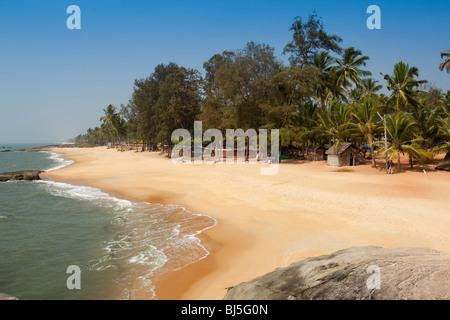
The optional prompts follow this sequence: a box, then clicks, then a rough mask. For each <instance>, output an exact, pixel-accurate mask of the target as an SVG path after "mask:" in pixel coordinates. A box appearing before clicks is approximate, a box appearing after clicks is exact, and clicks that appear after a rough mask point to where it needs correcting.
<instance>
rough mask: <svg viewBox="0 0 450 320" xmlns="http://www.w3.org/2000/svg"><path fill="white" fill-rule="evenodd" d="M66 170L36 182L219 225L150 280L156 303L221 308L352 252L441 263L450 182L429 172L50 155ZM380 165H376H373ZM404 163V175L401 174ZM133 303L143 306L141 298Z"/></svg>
mask: <svg viewBox="0 0 450 320" xmlns="http://www.w3.org/2000/svg"><path fill="white" fill-rule="evenodd" d="M52 151H53V152H56V153H61V154H63V155H64V157H65V158H66V159H70V160H73V161H75V164H73V165H71V166H69V167H66V168H63V169H60V170H57V171H53V172H50V173H46V174H44V178H48V179H54V180H56V181H82V182H83V183H85V184H86V185H88V186H91V187H96V188H99V189H102V190H104V191H106V192H109V193H114V194H115V195H116V196H118V197H124V198H128V199H135V200H137V201H147V202H152V203H161V204H176V205H181V206H183V207H185V208H186V209H188V210H190V211H192V212H194V213H199V214H206V215H210V216H212V217H214V218H216V219H217V220H218V225H217V226H215V227H213V228H211V229H208V230H206V231H204V232H203V233H202V234H201V235H200V236H199V238H200V239H201V240H202V244H203V245H204V246H205V247H206V248H207V249H208V251H210V255H209V256H208V257H207V258H205V259H203V260H201V261H199V262H197V263H194V264H191V265H189V266H187V267H185V268H183V269H181V270H178V271H174V272H169V273H166V274H164V275H162V276H160V277H158V278H155V279H154V284H155V286H156V292H157V294H158V298H159V299H222V298H223V297H224V295H225V294H226V288H227V287H231V286H234V285H237V284H239V283H241V282H243V281H248V280H251V279H252V278H254V277H257V276H260V275H263V274H265V273H267V272H270V271H272V270H274V269H275V268H277V267H283V266H286V265H289V264H290V263H292V262H294V261H298V260H300V259H304V258H307V257H311V256H316V255H319V254H326V253H331V252H333V251H336V250H339V249H343V248H348V247H353V246H361V245H378V246H383V247H400V246H412V247H428V248H433V249H436V250H440V251H444V252H449V253H450V233H449V232H448V230H450V203H449V202H448V192H449V190H450V173H448V172H442V171H433V170H432V168H433V166H428V167H424V168H425V169H426V170H427V173H424V172H423V168H422V167H419V168H416V169H414V170H406V171H404V172H402V173H400V174H394V175H386V174H385V173H384V169H383V168H381V167H379V168H378V169H373V168H371V165H370V164H366V165H361V166H356V167H345V168H336V167H328V166H327V165H326V162H311V163H310V162H307V161H303V162H302V161H298V162H295V163H289V162H285V163H281V165H280V168H279V172H278V173H277V174H276V175H273V176H262V175H260V168H261V166H262V165H260V164H257V165H249V164H248V163H247V164H240V165H239V164H236V165H225V164H213V165H209V164H201V165H194V164H190V165H187V164H181V165H176V164H174V163H173V162H172V161H171V160H169V159H166V158H164V157H163V156H161V155H159V154H158V153H153V152H143V153H142V152H134V151H127V152H118V151H116V150H115V149H109V150H108V149H106V148H104V147H100V148H92V149H81V148H80V149H77V148H74V149H70V148H67V149H53V150H52ZM382 162H383V161H382V160H380V161H379V163H380V164H381V163H382ZM407 167H408V166H407V159H404V164H403V168H405V169H407ZM135 298H138V299H145V298H146V292H145V291H144V292H141V293H138V294H136V296H135Z"/></svg>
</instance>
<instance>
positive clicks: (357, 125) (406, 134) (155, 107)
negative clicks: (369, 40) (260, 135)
mask: <svg viewBox="0 0 450 320" xmlns="http://www.w3.org/2000/svg"><path fill="white" fill-rule="evenodd" d="M290 30H291V31H293V36H292V41H290V42H289V43H288V44H287V45H286V47H285V48H284V51H283V53H284V54H289V55H290V57H289V61H290V63H289V64H288V65H284V64H283V63H282V62H280V61H279V60H278V59H277V57H276V56H275V54H274V52H275V49H274V48H273V47H271V46H269V45H267V44H264V43H255V42H248V43H247V44H246V45H245V46H244V48H242V49H239V50H235V51H223V52H222V53H220V54H219V53H218V54H215V55H213V56H212V57H211V58H210V59H209V60H208V61H206V62H205V63H204V65H203V67H204V71H205V74H204V77H202V76H201V74H200V73H199V72H198V71H197V70H193V69H189V68H185V67H182V66H179V65H177V64H175V63H169V64H159V65H157V66H156V67H155V69H154V70H153V72H152V73H151V74H150V75H149V76H148V77H147V78H144V79H138V80H135V82H134V90H133V93H132V96H131V99H130V101H129V103H128V104H127V105H121V107H120V110H119V111H118V110H117V109H116V108H115V107H114V106H113V105H109V106H108V107H106V108H105V109H104V110H103V111H104V114H103V116H102V117H101V118H100V121H101V125H100V126H99V127H96V128H94V129H88V130H87V132H86V133H85V134H84V135H79V136H78V137H76V138H75V142H76V143H78V144H81V145H85V146H91V145H105V144H106V143H107V142H115V143H122V142H125V141H126V142H131V143H150V144H155V145H156V144H169V145H172V144H176V143H178V142H177V141H170V140H171V133H172V132H173V131H174V130H175V129H178V128H184V129H187V130H188V131H190V132H191V133H192V131H193V125H194V121H195V120H201V121H202V124H203V130H204V131H205V130H207V129H209V128H217V129H219V130H222V132H223V133H225V129H237V128H242V129H244V130H247V129H250V128H253V129H256V130H257V129H263V128H264V129H280V143H281V146H283V147H286V146H292V145H296V146H301V147H303V148H306V147H307V146H311V145H324V144H335V145H338V144H339V143H342V142H353V143H356V144H359V145H363V144H369V146H370V147H371V149H372V151H373V149H374V147H375V146H379V148H380V153H381V154H383V155H387V156H388V157H389V159H391V160H393V159H399V158H400V155H402V154H408V155H409V156H410V157H411V158H413V159H416V160H418V161H419V162H426V161H428V160H429V159H430V157H431V155H432V153H431V151H432V152H435V153H437V152H442V151H447V152H448V151H450V142H449V141H450V122H449V121H450V120H449V116H450V91H448V92H447V93H446V94H443V93H442V92H441V91H439V90H438V89H436V88H427V90H423V89H424V88H423V84H425V83H426V81H425V80H418V79H417V78H418V76H419V73H418V69H417V68H416V67H410V66H409V65H408V64H406V63H404V62H402V61H400V62H398V63H397V64H395V66H394V69H393V73H392V75H383V76H384V80H385V81H386V88H387V89H388V90H389V91H390V94H389V96H385V95H384V94H380V93H379V91H380V90H381V89H382V84H381V83H379V82H378V81H377V80H375V79H373V78H370V77H369V76H370V75H371V72H370V71H368V70H364V68H363V67H365V66H366V63H367V61H368V60H369V57H368V56H364V55H363V54H362V51H360V50H357V49H355V48H354V47H349V48H347V49H345V50H342V49H341V48H340V46H339V44H340V43H341V41H342V39H341V38H340V37H338V36H336V35H329V34H327V33H326V32H325V31H324V27H323V24H322V21H321V19H320V18H318V17H317V15H316V14H315V13H313V14H312V15H310V16H309V17H308V19H307V20H306V21H303V20H302V18H299V17H297V18H296V19H295V21H294V23H293V24H292V27H291V29H290ZM332 55H337V57H334V56H332ZM441 57H442V58H446V59H445V60H444V61H443V62H442V64H441V65H440V68H441V70H443V69H444V68H446V69H447V70H449V68H450V64H449V61H448V59H449V58H448V57H449V53H448V51H444V52H442V54H441ZM380 114H383V115H387V124H388V126H387V127H388V128H387V130H388V137H387V140H388V148H387V149H386V150H384V141H382V140H383V138H384V137H383V135H384V131H383V130H382V128H383V121H382V119H381V118H380V116H379V115H380ZM268 138H269V139H270V135H269V136H268ZM377 140H378V142H376V141H377ZM192 142H193V141H192ZM373 164H375V162H373Z"/></svg>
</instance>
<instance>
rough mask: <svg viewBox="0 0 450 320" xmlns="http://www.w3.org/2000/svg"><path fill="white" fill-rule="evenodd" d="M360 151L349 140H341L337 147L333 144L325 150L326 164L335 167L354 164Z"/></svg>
mask: <svg viewBox="0 0 450 320" xmlns="http://www.w3.org/2000/svg"><path fill="white" fill-rule="evenodd" d="M360 152H362V150H361V149H359V148H358V147H357V146H355V145H354V144H353V143H350V142H342V143H340V144H339V145H338V146H337V147H336V145H333V146H331V147H330V148H329V149H328V150H327V151H326V152H325V153H326V154H327V164H328V165H329V166H335V167H342V166H354V165H355V160H356V158H357V156H358V155H359V153H360Z"/></svg>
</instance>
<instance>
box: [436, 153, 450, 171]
mask: <svg viewBox="0 0 450 320" xmlns="http://www.w3.org/2000/svg"><path fill="white" fill-rule="evenodd" d="M436 170H445V171H450V152H447V154H446V155H445V158H444V159H443V160H442V161H441V162H440V163H439V164H438V165H437V166H436Z"/></svg>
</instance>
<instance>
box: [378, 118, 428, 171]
mask: <svg viewBox="0 0 450 320" xmlns="http://www.w3.org/2000/svg"><path fill="white" fill-rule="evenodd" d="M386 127H387V138H388V142H387V149H385V145H384V142H382V141H378V142H376V145H378V146H379V147H380V149H379V152H382V153H383V154H385V155H387V156H388V158H389V160H395V159H397V160H398V170H399V171H400V170H401V163H400V159H401V155H402V154H403V155H404V154H408V155H409V157H410V159H416V160H417V161H419V162H421V163H424V162H426V161H427V160H430V158H431V157H432V156H431V153H430V152H428V151H427V150H425V149H424V148H423V146H422V145H423V142H424V141H423V138H422V137H420V136H417V134H416V133H417V122H416V121H415V120H414V119H413V118H412V117H411V116H410V115H408V114H406V113H404V112H397V113H395V114H390V115H388V116H387V117H386Z"/></svg>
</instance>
